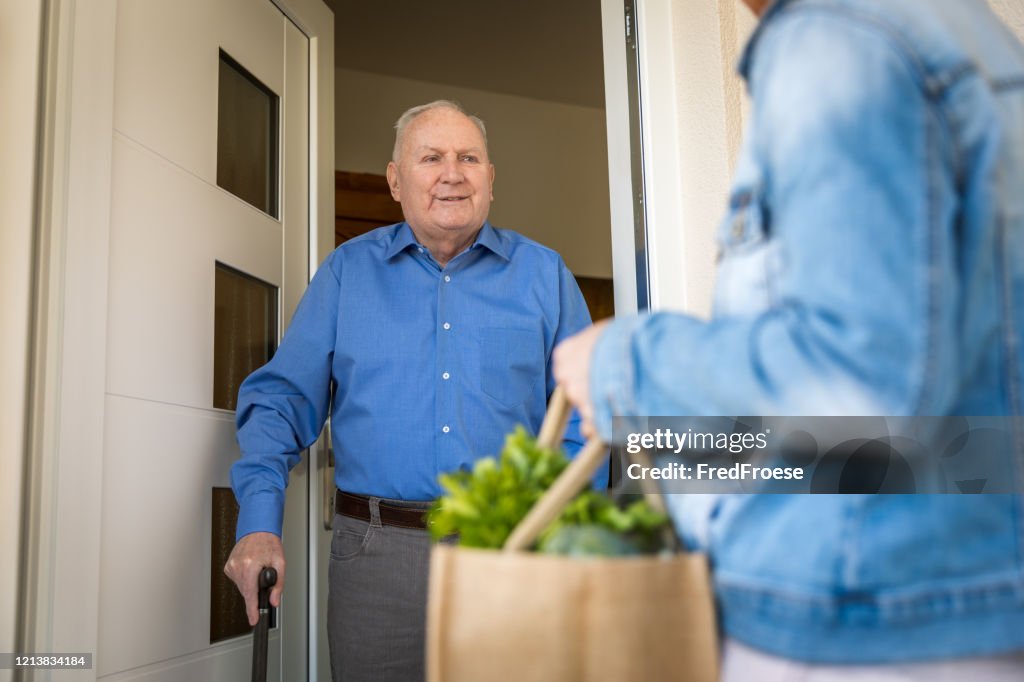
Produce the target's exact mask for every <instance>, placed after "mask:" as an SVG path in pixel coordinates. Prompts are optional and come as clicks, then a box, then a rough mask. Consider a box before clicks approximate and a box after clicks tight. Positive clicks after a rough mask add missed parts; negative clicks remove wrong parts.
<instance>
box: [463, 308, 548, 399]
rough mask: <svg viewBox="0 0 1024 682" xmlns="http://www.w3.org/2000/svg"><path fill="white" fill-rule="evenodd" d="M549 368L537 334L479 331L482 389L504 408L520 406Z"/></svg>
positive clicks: (498, 330)
mask: <svg viewBox="0 0 1024 682" xmlns="http://www.w3.org/2000/svg"><path fill="white" fill-rule="evenodd" d="M546 366H547V363H546V362H545V361H544V344H543V342H542V340H541V338H540V335H539V334H538V332H536V331H533V330H530V329H512V328H507V327H483V328H482V329H481V330H480V390H481V391H483V393H484V394H486V395H488V396H490V397H491V398H493V399H494V400H496V401H498V402H499V403H501V404H502V405H505V406H506V407H515V406H517V405H521V404H522V403H523V402H524V401H525V400H526V399H527V398H528V397H529V395H530V391H531V390H533V387H534V386H536V385H537V381H538V380H539V379H540V378H541V377H542V376H544V374H545V372H546Z"/></svg>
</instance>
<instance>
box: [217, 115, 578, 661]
mask: <svg viewBox="0 0 1024 682" xmlns="http://www.w3.org/2000/svg"><path fill="white" fill-rule="evenodd" d="M396 129H397V134H396V138H395V149H394V155H393V160H392V162H391V163H389V164H388V167H387V177H388V183H389V184H390V186H391V192H392V195H393V196H394V198H395V199H396V200H397V201H399V202H401V205H402V212H403V214H404V216H405V222H403V223H400V224H398V225H391V226H388V227H382V228H379V229H377V230H374V231H372V232H369V233H367V234H365V235H362V236H360V237H357V238H355V239H352V240H350V241H348V242H346V243H345V244H343V245H342V246H340V247H339V248H338V249H336V250H335V251H334V252H333V253H332V254H331V255H330V256H329V257H328V258H327V260H326V261H325V262H324V263H323V264H322V265H321V266H320V269H319V270H318V271H317V273H316V276H315V277H314V278H313V281H312V282H311V283H310V285H309V289H308V290H307V292H306V294H305V295H304V297H303V299H302V302H301V303H300V305H299V307H298V309H297V311H296V313H295V317H294V319H293V320H292V323H291V326H290V328H289V329H288V331H287V333H286V334H285V337H284V340H283V342H282V343H281V347H280V348H279V349H278V351H277V353H276V354H275V355H274V358H273V360H271V361H270V362H269V363H268V364H267V365H266V366H264V367H263V368H261V369H259V370H257V371H256V372H254V373H253V374H252V375H251V376H250V377H249V378H248V379H247V380H246V381H245V383H244V384H243V385H242V388H241V390H240V392H239V399H238V442H239V445H240V446H241V450H242V458H241V459H240V460H239V461H238V462H237V463H236V464H235V466H234V468H233V469H232V484H233V486H234V490H235V495H236V497H237V498H238V502H239V505H240V512H239V519H238V530H237V537H238V542H237V544H236V546H235V548H234V551H233V552H232V554H231V557H230V559H229V560H228V563H227V566H226V567H225V572H226V573H227V574H228V575H229V576H230V577H231V578H232V580H234V581H235V583H236V584H237V585H238V586H239V589H240V590H241V592H242V594H243V595H244V596H245V600H246V605H247V609H248V613H249V620H250V622H255V620H256V607H255V598H254V591H255V584H256V574H257V571H258V570H259V567H260V566H263V565H268V566H274V567H276V568H277V571H278V575H279V576H280V579H279V582H278V586H277V587H276V588H275V589H274V591H273V593H272V596H271V602H272V603H273V604H275V605H276V604H277V603H278V601H279V599H280V594H281V589H282V588H283V577H284V568H285V567H284V557H283V554H282V549H281V540H280V533H281V516H282V505H283V500H284V488H285V484H286V482H287V478H288V471H289V469H290V468H291V467H292V466H294V465H295V464H296V463H297V462H298V461H299V456H300V455H299V453H300V451H301V450H303V449H304V448H306V447H308V446H309V445H310V444H311V443H313V441H314V440H315V439H316V438H317V435H318V434H319V432H320V429H321V427H322V426H323V424H324V421H325V420H326V418H327V417H328V415H330V417H331V422H332V424H333V433H334V450H335V458H336V462H337V466H336V473H335V480H336V483H337V487H338V490H339V493H338V497H337V500H336V510H337V515H336V516H335V519H334V538H333V541H332V546H331V557H330V568H329V583H330V595H329V598H328V602H329V604H328V635H329V640H330V650H331V667H332V671H333V676H334V679H335V680H415V679H420V678H422V677H423V674H424V671H423V656H424V625H425V614H426V611H425V604H426V588H427V580H426V578H427V563H428V555H429V550H430V543H429V538H428V535H427V532H426V530H425V529H424V523H423V511H424V510H425V508H426V506H427V504H428V503H429V501H430V500H432V499H433V498H435V497H436V496H437V495H439V494H440V490H439V487H438V483H437V476H438V474H439V473H442V472H445V471H450V470H453V469H458V468H460V467H469V466H471V465H472V464H473V462H474V461H475V460H476V459H477V458H479V457H482V456H485V455H488V454H496V453H498V451H499V450H500V449H501V447H502V443H503V440H504V436H505V434H506V433H507V432H508V431H510V430H512V429H513V427H514V426H515V425H516V424H525V425H527V426H528V427H531V428H534V429H536V428H538V427H539V425H540V422H541V420H542V418H543V414H544V410H545V406H546V402H547V399H548V397H549V395H550V393H551V391H552V390H553V388H554V379H553V377H552V375H551V372H550V371H549V370H550V356H551V351H552V349H553V348H554V346H555V344H556V343H558V342H559V341H561V340H562V339H564V338H566V337H567V336H569V335H570V334H573V333H575V332H577V331H579V330H580V329H582V328H583V327H585V326H586V325H587V324H589V322H590V319H589V315H588V313H587V309H586V304H585V303H584V300H583V297H582V295H581V293H580V290H579V288H578V287H577V285H576V282H575V280H574V279H573V276H572V275H571V274H570V273H569V271H568V270H567V269H566V267H565V264H564V263H563V262H562V259H561V258H560V257H559V255H558V254H557V253H555V252H554V251H552V250H551V249H548V248H545V247H543V246H541V245H540V244H537V243H535V242H533V241H530V240H529V239H526V238H524V237H522V236H520V235H518V234H516V233H514V232H510V231H507V230H500V229H497V228H494V227H492V226H491V225H490V224H489V223H488V222H487V214H488V211H489V209H490V205H491V201H492V198H493V197H492V187H493V183H494V166H493V165H491V163H490V161H489V158H488V154H487V142H486V137H485V129H484V125H483V122H482V121H480V120H479V119H478V118H476V117H471V116H467V115H466V114H465V113H464V112H463V111H462V110H461V109H460V108H459V107H458V106H457V105H455V104H454V103H451V102H447V101H437V102H432V103H430V104H426V105H423V106H419V107H415V108H413V109H410V110H409V111H407V112H405V113H404V114H403V115H402V117H401V118H400V119H399V120H398V123H397V125H396ZM569 434H570V435H569V436H567V445H568V446H569V450H570V451H571V452H575V450H576V449H578V447H579V445H580V443H579V435H578V424H576V423H574V424H572V425H570V430H569Z"/></svg>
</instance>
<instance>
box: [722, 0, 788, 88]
mask: <svg viewBox="0 0 1024 682" xmlns="http://www.w3.org/2000/svg"><path fill="white" fill-rule="evenodd" d="M793 2H795V0H772V3H771V4H770V5H768V9H766V10H765V11H764V14H762V15H761V17H760V19H758V21H757V28H755V29H754V32H753V33H752V34H751V35H750V39H749V40H747V45H746V47H744V48H743V56H742V57H740V63H739V65H738V66H737V67H736V70H737V71H738V72H739V74H740V76H742V77H743V80H745V81H749V80H750V62H751V60H752V59H753V57H752V56H751V55H752V53H753V52H754V45H755V44H756V43H757V41H758V40H759V39H760V38H761V33H762V31H763V30H764V27H765V25H766V24H767V23H768V22H769V21H771V19H772V17H774V16H775V15H776V14H778V13H779V12H781V11H782V9H783V8H784V7H785V6H786V5H789V4H792V3H793Z"/></svg>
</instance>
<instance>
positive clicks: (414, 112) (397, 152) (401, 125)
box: [391, 99, 487, 163]
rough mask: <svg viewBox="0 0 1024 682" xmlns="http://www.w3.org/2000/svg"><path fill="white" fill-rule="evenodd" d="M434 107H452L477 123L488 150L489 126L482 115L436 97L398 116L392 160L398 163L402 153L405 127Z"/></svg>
mask: <svg viewBox="0 0 1024 682" xmlns="http://www.w3.org/2000/svg"><path fill="white" fill-rule="evenodd" d="M434 109H451V110H452V111H457V112H459V113H460V114H462V115H463V116H465V117H466V118H468V119H469V120H470V121H472V122H473V125H475V126H476V127H477V130H479V131H480V135H481V136H482V137H483V138H484V151H487V128H486V127H485V126H484V122H483V121H482V120H481V119H480V117H479V116H473V115H472V114H468V113H466V110H465V109H463V108H462V107H461V106H459V104H458V103H456V102H452V101H451V100H447V99H436V100H434V101H433V102H428V103H427V104H420V105H419V106H415V107H412V108H411V109H407V110H406V111H405V113H403V114H402V115H401V116H399V117H398V121H397V122H395V148H394V150H392V152H391V160H392V161H394V162H395V163H398V159H399V157H400V156H401V154H402V142H403V140H404V139H405V129H406V128H408V127H409V124H410V123H412V122H413V121H414V120H415V119H416V118H417V117H418V116H419V115H420V114H425V113H427V112H428V111H433V110H434Z"/></svg>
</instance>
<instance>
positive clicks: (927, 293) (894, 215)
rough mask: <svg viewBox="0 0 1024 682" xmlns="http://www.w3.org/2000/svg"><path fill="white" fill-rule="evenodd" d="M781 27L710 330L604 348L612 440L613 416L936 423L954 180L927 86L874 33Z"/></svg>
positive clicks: (765, 66)
mask: <svg viewBox="0 0 1024 682" xmlns="http://www.w3.org/2000/svg"><path fill="white" fill-rule="evenodd" d="M780 14H781V15H782V16H778V17H776V19H775V20H774V21H773V22H772V23H771V24H770V25H768V26H763V27H762V28H763V29H764V31H763V35H760V36H758V38H759V42H758V44H757V45H755V48H756V49H754V50H753V51H752V53H751V54H750V55H749V57H750V61H749V66H750V71H749V73H748V74H747V76H748V81H749V86H750V88H751V95H752V98H753V118H752V120H751V121H750V125H749V126H748V132H747V139H746V140H745V142H744V145H745V146H744V151H743V154H742V158H741V160H740V163H739V167H738V170H737V177H736V179H735V181H734V187H733V195H732V200H731V202H730V203H731V209H730V210H731V213H730V215H729V216H728V218H727V220H726V221H725V223H724V224H723V226H724V228H725V229H724V230H722V232H721V234H720V239H719V246H720V248H721V252H722V254H721V255H722V259H721V261H720V265H719V275H718V281H717V283H716V304H715V315H714V317H713V319H712V320H710V321H702V320H698V319H696V318H693V317H689V316H686V315H682V314H673V313H658V314H651V315H646V316H641V317H634V318H627V319H620V320H618V321H616V322H615V323H614V324H613V325H611V326H610V327H609V328H608V329H607V330H606V331H605V332H604V333H603V334H602V335H601V337H600V339H599V340H598V343H597V344H596V346H595V350H594V355H593V358H592V364H591V370H590V386H591V398H592V400H593V402H594V406H595V411H596V417H597V426H598V428H599V430H600V432H601V433H602V435H604V436H605V437H609V436H610V435H611V417H612V416H613V415H616V416H618V415H624V416H625V415H669V414H671V415H703V414H724V415H733V414H792V415H810V414H885V415H899V414H917V413H923V414H941V413H942V410H943V409H944V407H945V406H946V405H947V403H948V401H949V400H950V396H951V389H950V387H949V386H944V385H942V384H941V383H929V381H930V380H931V381H936V380H935V379H933V377H940V376H952V372H950V371H949V369H950V367H952V363H953V361H954V349H952V348H950V347H949V344H946V343H944V342H943V339H944V338H953V334H951V333H947V332H948V331H950V325H952V324H953V321H952V320H953V314H952V312H951V311H952V309H953V305H955V303H953V302H951V301H950V296H954V297H955V295H953V294H949V289H947V288H945V287H948V286H950V285H951V280H952V278H953V277H954V276H955V275H954V272H955V271H954V269H953V267H952V264H951V259H952V256H951V248H950V245H949V240H950V235H948V234H944V232H946V231H949V230H948V228H943V227H942V226H945V225H951V224H953V222H954V220H953V218H952V217H951V216H952V212H953V210H954V208H953V202H954V200H953V198H952V197H953V192H952V187H951V185H952V182H953V179H952V177H953V174H952V172H951V171H950V170H949V168H950V166H951V164H950V162H949V159H948V156H949V154H948V152H946V151H945V148H946V146H947V143H948V136H947V135H946V134H945V131H944V130H943V128H942V125H943V122H942V120H941V117H939V116H938V115H937V114H936V109H935V107H934V106H933V103H932V102H930V101H929V99H928V97H927V96H926V93H925V89H924V88H923V76H922V75H921V74H920V73H919V71H918V67H917V65H916V64H914V63H913V60H912V59H911V58H910V57H909V55H908V54H906V53H905V52H904V51H903V50H902V49H901V46H900V45H899V44H898V41H897V40H895V39H893V38H892V37H891V36H889V35H888V34H886V33H885V31H884V30H882V29H881V28H879V27H877V26H872V25H870V24H869V23H868V22H858V21H850V20H848V19H849V18H848V17H841V18H837V17H835V16H834V15H833V16H830V15H828V14H825V13H821V12H815V11H814V10H813V9H808V10H806V11H804V12H802V13H797V12H789V13H787V12H783V13H780ZM787 14H788V15H789V16H786V15H787ZM811 28H813V30H808V29H811ZM755 255H759V256H760V257H759V258H755V257H753V256H755ZM749 282H756V283H757V285H756V286H754V285H751V284H749ZM947 294H949V295H948V296H947ZM950 343H952V342H950Z"/></svg>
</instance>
